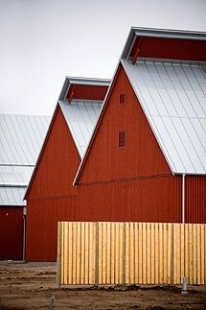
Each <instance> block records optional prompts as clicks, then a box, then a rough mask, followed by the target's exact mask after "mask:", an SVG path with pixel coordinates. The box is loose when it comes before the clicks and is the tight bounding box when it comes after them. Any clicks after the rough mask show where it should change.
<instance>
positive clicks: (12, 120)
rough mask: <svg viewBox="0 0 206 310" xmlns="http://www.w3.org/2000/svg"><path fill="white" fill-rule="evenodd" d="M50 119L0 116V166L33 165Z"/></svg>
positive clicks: (44, 117)
mask: <svg viewBox="0 0 206 310" xmlns="http://www.w3.org/2000/svg"><path fill="white" fill-rule="evenodd" d="M50 120H51V117H46V116H33V115H5V114H2V115H0V150H1V151H0V164H2V163H3V164H22V165H34V164H35V162H36V160H37V156H38V153H39V150H40V147H41V145H42V141H43V139H44V138H45V134H46V130H47V129H48V125H49V122H50Z"/></svg>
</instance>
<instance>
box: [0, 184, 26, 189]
mask: <svg viewBox="0 0 206 310" xmlns="http://www.w3.org/2000/svg"><path fill="white" fill-rule="evenodd" d="M27 186H28V184H26V183H4V184H0V187H23V188H26V187H27Z"/></svg>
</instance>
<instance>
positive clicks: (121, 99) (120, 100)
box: [119, 94, 125, 104]
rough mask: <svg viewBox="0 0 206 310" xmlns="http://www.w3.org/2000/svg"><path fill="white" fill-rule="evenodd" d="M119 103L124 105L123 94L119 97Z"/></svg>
mask: <svg viewBox="0 0 206 310" xmlns="http://www.w3.org/2000/svg"><path fill="white" fill-rule="evenodd" d="M119 103H120V104H124V103H125V94H120V96H119Z"/></svg>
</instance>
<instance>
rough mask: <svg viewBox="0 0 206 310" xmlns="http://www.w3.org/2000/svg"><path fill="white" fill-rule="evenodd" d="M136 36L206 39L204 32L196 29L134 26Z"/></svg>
mask: <svg viewBox="0 0 206 310" xmlns="http://www.w3.org/2000/svg"><path fill="white" fill-rule="evenodd" d="M134 30H135V35H136V36H144V37H151V38H164V39H169V38H171V39H186V40H204V41H205V40H206V32H196V31H182V30H181V31H180V30H173V29H172V30H166V29H146V28H145V29H142V30H141V29H137V28H134Z"/></svg>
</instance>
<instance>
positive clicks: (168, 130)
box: [122, 60, 206, 175]
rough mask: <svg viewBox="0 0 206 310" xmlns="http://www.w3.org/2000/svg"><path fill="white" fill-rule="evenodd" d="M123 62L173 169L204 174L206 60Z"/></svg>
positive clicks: (205, 147)
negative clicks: (205, 62)
mask: <svg viewBox="0 0 206 310" xmlns="http://www.w3.org/2000/svg"><path fill="white" fill-rule="evenodd" d="M122 63H123V66H124V68H125V70H126V73H127V75H128V78H129V80H130V82H131V84H132V86H133V89H134V91H135V93H136V95H137V97H138V99H139V102H140V104H141V105H142V108H143V110H144V112H145V114H146V117H147V119H148V121H149V123H150V125H151V128H152V129H153V132H154V135H155V136H156V139H157V141H158V142H159V145H160V147H161V149H162V151H163V153H164V155H165V157H166V159H167V161H168V164H169V166H170V168H171V170H172V172H173V173H181V174H182V173H185V174H203V175H205V174H206V64H200V63H186V62H181V63H180V62H179V63H178V62H172V61H171V62H169V61H161V62H160V61H159V60H158V61H157V60H156V61H155V60H147V61H146V60H138V61H137V63H136V64H135V65H132V64H131V63H130V62H129V61H126V60H123V61H122Z"/></svg>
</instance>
